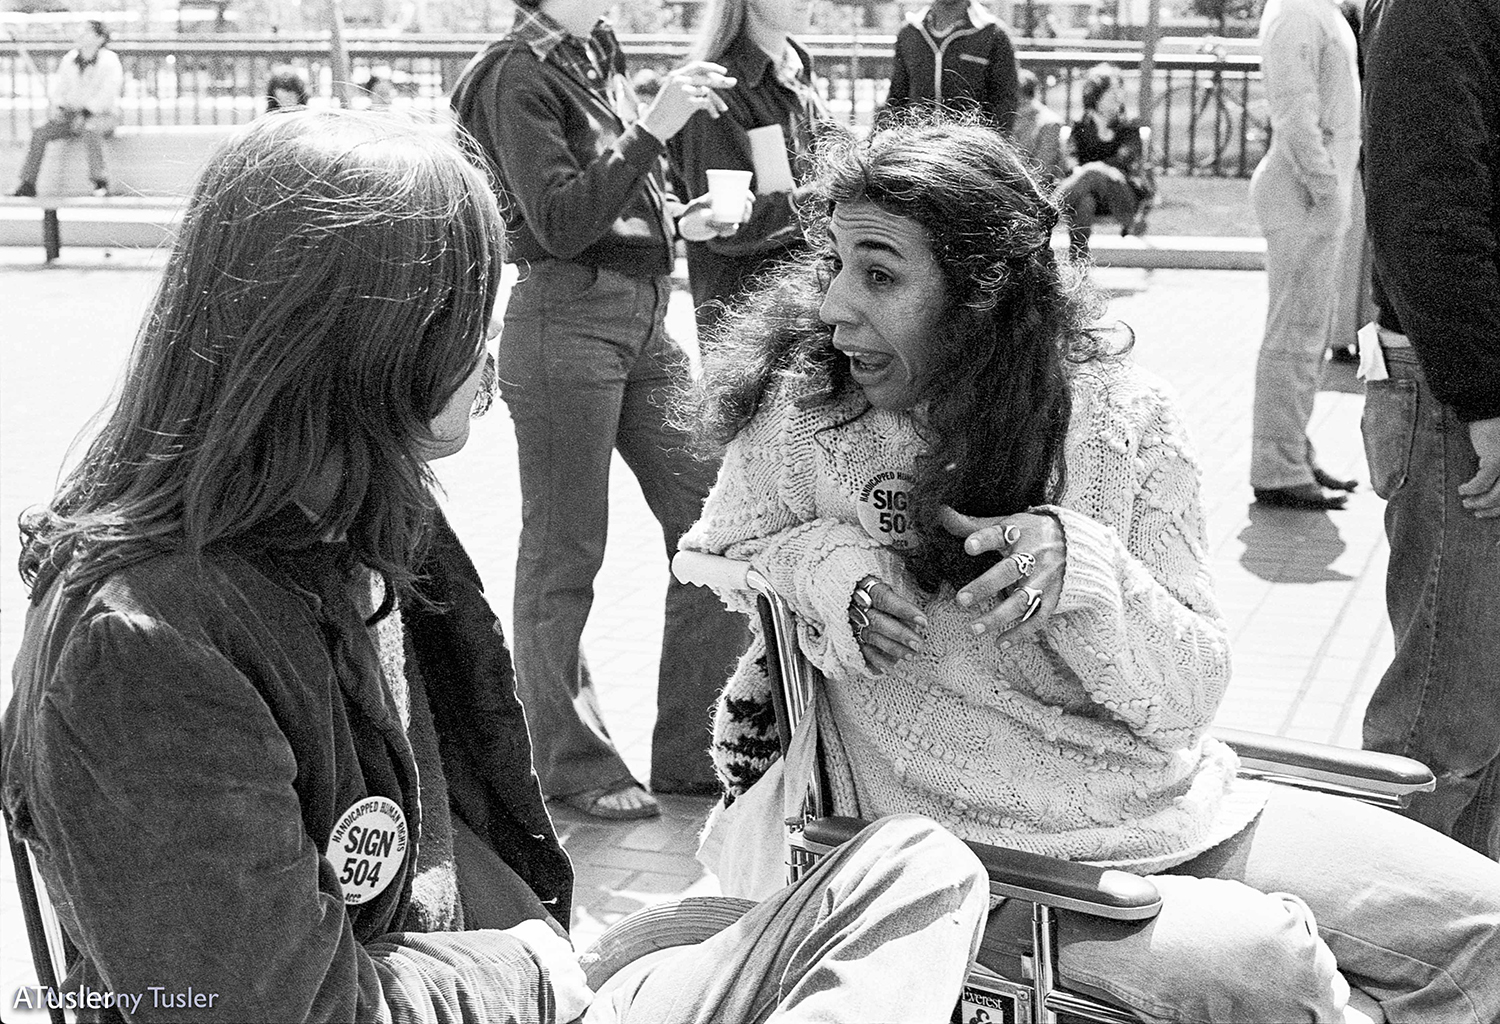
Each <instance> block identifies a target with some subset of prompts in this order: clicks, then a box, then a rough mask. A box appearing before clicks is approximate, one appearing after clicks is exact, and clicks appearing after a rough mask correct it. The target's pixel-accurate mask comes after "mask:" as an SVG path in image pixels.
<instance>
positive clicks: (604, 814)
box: [554, 779, 661, 821]
mask: <svg viewBox="0 0 1500 1024" xmlns="http://www.w3.org/2000/svg"><path fill="white" fill-rule="evenodd" d="M616 794H630V795H632V796H634V795H636V794H639V795H640V796H642V797H645V798H646V799H645V803H642V804H640V805H638V806H635V807H620V806H615V805H613V804H611V803H606V802H605V801H607V800H608V799H609V798H610V797H612V796H615V795H616ZM554 799H556V800H557V802H558V803H560V804H563V805H564V806H567V807H571V808H572V809H573V810H575V811H577V812H578V813H579V814H587V815H588V816H589V817H591V818H603V819H605V820H606V821H637V820H639V819H641V818H655V817H657V816H658V815H659V814H661V805H660V804H658V803H657V802H656V798H655V797H654V796H652V795H651V794H650V793H648V792H646V791H645V790H644V789H643V788H641V786H640V784H639V783H637V782H636V781H635V780H634V779H621V780H620V781H619V782H615V783H612V784H610V785H608V786H600V787H598V788H597V789H585V790H584V791H583V792H581V793H570V794H568V795H567V796H560V797H555V798H554Z"/></svg>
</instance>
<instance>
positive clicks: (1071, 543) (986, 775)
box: [683, 120, 1500, 1022]
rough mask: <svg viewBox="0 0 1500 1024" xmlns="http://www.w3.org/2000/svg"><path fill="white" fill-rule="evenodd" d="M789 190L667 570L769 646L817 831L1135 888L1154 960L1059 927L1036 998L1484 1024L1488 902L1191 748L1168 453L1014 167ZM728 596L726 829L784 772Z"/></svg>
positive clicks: (718, 377)
mask: <svg viewBox="0 0 1500 1024" xmlns="http://www.w3.org/2000/svg"><path fill="white" fill-rule="evenodd" d="M813 187H814V192H813V199H815V200H817V203H816V206H815V207H814V209H815V210H816V211H817V219H816V220H815V221H814V222H813V223H812V224H811V225H810V228H809V237H810V239H812V241H813V242H814V244H815V245H816V246H817V247H818V254H817V257H816V258H815V259H810V260H808V261H806V262H805V263H804V264H803V265H801V266H797V267H793V268H790V269H788V270H786V271H785V272H784V273H782V274H781V275H779V276H778V277H776V278H775V279H773V280H772V281H771V282H770V283H768V284H767V285H766V286H765V287H764V288H763V289H762V290H760V291H758V292H756V293H754V294H752V295H751V296H750V297H749V298H748V299H747V300H746V301H745V303H744V304H743V305H742V306H741V307H740V308H738V309H737V310H736V311H734V312H733V313H732V314H730V315H729V316H728V317H726V319H725V320H724V321H723V322H722V324H721V327H720V332H719V336H718V338H717V340H716V342H715V344H713V345H711V346H710V347H709V348H708V349H707V350H706V358H705V363H704V374H703V380H702V383H701V384H700V385H699V387H698V389H697V392H696V395H695V398H694V400H693V401H691V402H689V403H687V405H686V407H685V418H692V419H694V420H695V422H696V423H697V425H698V429H699V430H700V434H701V436H702V437H703V439H704V440H705V441H706V442H707V443H708V447H709V449H710V451H712V452H714V453H719V452H722V456H723V463H722V466H723V468H722V470H721V472H720V476H719V479H718V482H717V484H716V485H715V487H714V490H713V492H712V493H711V494H710V496H709V499H708V501H707V503H706V504H705V506H704V515H703V518H702V519H701V520H700V521H699V522H698V523H697V524H696V525H695V526H694V528H693V529H692V530H691V531H690V532H689V533H688V535H687V536H686V537H685V538H684V540H683V546H684V547H685V548H687V549H691V550H700V551H708V552H711V553H714V554H725V555H729V556H731V557H736V558H742V559H748V560H749V562H750V563H751V564H752V566H753V567H754V568H755V569H756V570H757V571H759V572H760V573H761V574H763V575H764V576H765V577H766V578H767V579H769V580H770V581H771V582H772V583H773V584H774V585H775V586H776V588H777V589H778V590H779V591H780V592H781V593H782V594H783V595H784V596H785V597H786V598H787V599H788V601H789V602H790V603H791V604H792V606H793V608H794V609H795V611H796V612H797V613H798V615H799V617H800V628H799V631H798V636H797V640H798V642H799V643H800V645H801V648H802V650H803V651H804V653H806V654H807V655H808V656H809V658H810V659H811V660H812V661H813V662H814V663H815V664H816V665H817V667H818V668H819V669H821V670H822V672H823V674H824V676H825V677H826V685H825V686H823V687H822V688H820V691H819V695H818V699H817V701H816V710H815V714H816V722H817V726H818V735H819V742H820V744H821V745H822V749H823V752H824V761H823V769H824V776H825V778H826V781H827V786H826V793H827V794H828V795H829V796H830V797H831V799H832V803H833V807H832V812H833V813H836V814H850V815H864V816H876V815H880V814H888V813H892V812H895V811H908V812H918V813H922V814H925V815H928V816H930V817H932V818H934V819H936V820H938V821H940V822H942V823H943V824H945V825H946V826H947V827H948V828H950V829H951V830H952V831H953V832H955V833H956V834H957V835H959V836H960V837H963V838H966V839H972V840H978V841H982V842H987V843H993V844H998V845H1001V846H1006V847H1012V848H1016V849H1021V850H1026V851H1030V852H1035V853H1042V854H1047V855H1050V856H1055V857H1061V858H1065V859H1069V860H1078V861H1086V862H1090V863H1094V864H1100V865H1104V866H1112V867H1122V868H1126V869H1129V870H1133V871H1136V872H1139V873H1143V874H1149V875H1151V876H1153V881H1154V882H1155V883H1156V885H1157V888H1158V890H1159V891H1160V893H1161V895H1162V900H1163V903H1162V910H1161V913H1160V915H1159V916H1158V917H1156V918H1155V919H1154V920H1153V921H1152V922H1151V923H1150V924H1149V925H1124V924H1120V923H1115V922H1107V921H1099V920H1096V919H1090V918H1087V917H1084V916H1081V915H1080V916H1075V915H1072V914H1068V913H1066V912H1059V915H1058V916H1059V918H1060V920H1061V921H1062V925H1061V942H1060V950H1059V971H1060V973H1061V976H1062V977H1063V978H1064V979H1067V980H1068V981H1070V982H1071V983H1073V984H1074V985H1077V986H1080V987H1081V988H1083V989H1084V990H1086V991H1091V992H1094V993H1095V994H1101V995H1103V996H1105V997H1106V998H1109V999H1112V1000H1114V1001H1116V1002H1119V1003H1121V1004H1123V1005H1125V1006H1126V1007H1128V1008H1129V1009H1131V1010H1132V1011H1134V1012H1135V1013H1137V1014H1139V1015H1141V1016H1143V1017H1144V1019H1146V1020H1153V1021H1154V1020H1202V1021H1250V1020H1256V1021H1269V1020H1276V1021H1287V1020H1343V1019H1344V1017H1343V1013H1344V1006H1345V1003H1346V1001H1347V999H1348V996H1349V988H1348V985H1347V984H1346V983H1345V982H1344V979H1343V978H1341V977H1340V975H1339V973H1338V970H1337V969H1336V964H1337V966H1338V967H1342V968H1343V969H1345V970H1347V971H1348V972H1349V973H1350V974H1351V976H1355V975H1357V976H1358V977H1359V979H1360V981H1361V983H1362V984H1364V985H1365V986H1366V988H1367V989H1368V991H1370V992H1371V994H1373V995H1374V996H1375V997H1376V998H1378V999H1380V1000H1381V1002H1382V1003H1383V1004H1384V1007H1385V1010H1386V1012H1387V1014H1388V1016H1390V1018H1391V1019H1393V1020H1395V1019H1408V1020H1411V1019H1421V1020H1464V1021H1474V1022H1479V1021H1487V1020H1492V1019H1494V1018H1495V1015H1496V1014H1497V1013H1500V977H1497V975H1496V974H1495V972H1494V970H1493V965H1494V963H1495V962H1496V958H1497V957H1500V927H1497V926H1500V867H1497V866H1496V865H1495V864H1494V863H1492V862H1490V861H1487V860H1486V859H1485V858H1483V857H1481V856H1479V855H1477V854H1475V853H1474V852H1473V851H1470V850H1466V849H1464V848H1462V847H1460V846H1459V845H1458V844H1456V843H1454V842H1452V841H1451V840H1448V839H1446V838H1444V837H1442V836H1440V835H1438V834H1436V833H1434V832H1431V831H1430V830H1427V829H1424V828H1422V827H1420V826H1416V825H1414V824H1413V823H1412V822H1410V821H1408V820H1406V819H1404V818H1401V817H1398V816H1396V815H1392V814H1389V813H1387V812H1384V811H1380V810H1377V809H1374V808H1370V807H1367V806H1366V805H1363V804H1359V803H1356V802H1354V801H1352V800H1344V799H1337V798H1332V797H1324V796H1315V795H1310V794H1300V793H1298V792H1296V791H1294V790H1290V789H1287V788H1283V787H1266V786H1265V785H1264V784H1260V783H1251V782H1246V781H1243V780H1239V779H1237V778H1236V759H1235V755H1234V753H1233V752H1232V751H1231V750H1230V749H1229V748H1228V747H1227V746H1225V745H1224V744H1222V743H1220V742H1218V741H1217V740H1215V739H1214V738H1212V737H1211V736H1209V735H1208V729H1209V726H1210V724H1211V723H1212V722H1213V719H1214V716H1215V714H1216V712H1217V711H1218V708H1219V703H1220V700H1221V698H1222V696H1223V693H1224V690H1225V687H1226V686H1227V684H1228V682H1229V674H1230V645H1229V637H1228V635H1227V633H1226V631H1225V627H1224V622H1223V619H1222V618H1221V616H1220V614H1219V611H1218V607H1217V604H1216V602H1215V599H1214V593H1213V584H1212V580H1211V578H1210V575H1209V570H1208V564H1207V541H1206V538H1205V531H1204V514H1203V508H1202V505H1201V502H1200V499H1199V493H1198V488H1199V471H1198V466H1197V463H1196V461H1195V458H1194V455H1193V447H1192V443H1191V441H1190V439H1189V438H1188V436H1187V434H1186V431H1185V429H1184V427H1183V424H1182V422H1181V419H1180V418H1179V415H1178V412H1177V409H1176V405H1175V402H1174V401H1173V399H1172V397H1171V394H1170V392H1169V390H1168V389H1167V388H1166V386H1165V385H1164V384H1163V383H1162V382H1160V381H1159V380H1157V379H1156V378H1154V377H1152V376H1151V375H1149V374H1147V373H1146V372H1144V371H1142V370H1140V369H1139V368H1137V367H1135V366H1134V365H1133V364H1132V363H1131V361H1130V359H1129V356H1128V349H1129V347H1130V345H1129V335H1128V332H1126V331H1124V330H1121V329H1115V328H1104V327H1100V326H1097V325H1095V323H1094V319H1095V317H1096V315H1097V313H1098V311H1099V304H1098V302H1097V301H1096V300H1095V298H1094V292H1093V291H1092V290H1091V289H1090V287H1089V285H1088V283H1087V280H1086V279H1085V278H1084V277H1083V276H1082V274H1083V270H1082V268H1080V267H1078V266H1077V265H1075V264H1072V263H1071V262H1070V263H1067V264H1062V265H1060V264H1059V263H1058V262H1057V261H1056V260H1055V259H1054V257H1053V254H1052V250H1051V247H1050V245H1049V238H1050V235H1051V233H1052V230H1053V228H1054V227H1055V225H1056V223H1057V218H1058V216H1059V210H1058V207H1057V205H1056V201H1055V200H1054V199H1053V198H1052V196H1051V193H1050V191H1049V190H1048V189H1046V188H1044V187H1043V186H1042V185H1041V184H1040V183H1039V181H1038V180H1037V178H1036V177H1035V176H1034V172H1033V171H1032V170H1031V169H1030V168H1029V164H1028V163H1027V161H1026V160H1025V159H1024V158H1023V157H1021V156H1020V155H1019V154H1018V153H1017V152H1016V151H1015V150H1014V149H1013V148H1012V146H1011V144H1010V143H1008V142H1007V141H1005V140H1004V139H1003V138H1002V137H1001V136H999V135H998V134H996V133H995V132H993V131H991V130H989V129H988V128H987V127H984V126H983V125H982V124H973V123H962V122H952V121H947V120H930V121H929V120H917V121H912V122H907V123H899V122H898V123H893V124H890V125H888V126H886V127H884V128H882V129H878V130H877V131H876V132H875V133H873V134H872V135H871V136H870V137H869V139H868V140H867V141H864V142H859V141H855V140H852V139H849V140H844V141H840V142H837V143H834V144H831V145H829V146H828V147H826V148H825V149H824V150H823V151H822V152H821V153H820V160H819V165H818V168H817V174H816V176H815V178H814V179H813ZM724 596H725V598H726V600H727V601H729V602H730V603H731V605H732V606H733V607H739V608H741V609H742V610H745V611H747V612H750V613H751V614H750V624H751V629H752V632H753V633H755V634H756V635H755V639H754V640H753V642H752V646H751V649H750V652H749V653H748V654H747V655H746V657H745V658H744V659H742V660H741V662H740V666H739V669H738V671H737V672H736V674H735V676H734V677H733V678H731V679H730V681H729V683H728V685H727V686H726V688H725V691H724V694H723V696H722V697H721V700H720V703H719V708H718V712H717V716H716V721H715V740H714V756H715V761H716V763H717V765H718V767H719V772H720V776H721V779H722V780H723V782H724V785H725V788H726V797H725V801H724V805H723V807H722V809H721V810H719V811H718V812H716V813H717V815H718V818H719V820H720V821H721V822H723V821H728V820H730V819H732V817H733V813H734V811H735V806H736V803H737V798H738V797H740V796H741V795H742V794H744V793H746V792H747V791H748V790H749V789H750V787H752V786H753V785H755V784H756V782H757V781H758V780H759V779H760V778H761V777H762V776H763V775H764V773H765V772H766V770H767V769H768V768H769V767H770V765H771V764H772V762H773V761H774V759H775V758H776V757H777V756H779V747H778V744H777V740H776V737H775V734H774V716H773V714H772V713H771V693H770V685H771V684H770V681H769V679H768V676H767V672H766V665H765V658H764V654H765V647H764V641H763V639H762V638H761V636H760V635H759V622H758V619H757V617H756V616H755V614H754V612H753V608H751V607H747V606H746V604H745V602H744V597H743V595H742V594H736V593H726V594H725V595H724ZM1288 893H1289V894H1291V895H1284V894H1288ZM1013 913H1014V910H1013V909H1012V907H1011V906H1010V905H1007V906H1005V907H1002V909H1001V910H1000V912H999V913H998V915H997V919H998V921H999V922H1000V924H999V925H998V926H999V927H1003V926H1004V922H1005V919H1006V918H1007V915H1008V914H1013ZM1335 956H1336V958H1337V959H1335ZM1426 964H1440V965H1442V968H1443V969H1442V972H1441V977H1438V976H1436V975H1435V974H1434V973H1433V972H1432V971H1430V970H1427V969H1425V968H1424V967H1423V966H1421V965H1426ZM1267 978H1274V979H1275V981H1274V983H1273V984H1267V982H1266V979H1267Z"/></svg>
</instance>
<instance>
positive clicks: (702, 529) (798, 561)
mask: <svg viewBox="0 0 1500 1024" xmlns="http://www.w3.org/2000/svg"><path fill="white" fill-rule="evenodd" d="M821 425H823V424H822V418H821V417H820V416H819V415H818V414H817V412H816V411H809V410H802V409H799V408H797V406H796V405H795V403H793V402H792V401H790V400H787V399H780V400H777V401H775V402H774V403H768V404H767V406H766V407H765V408H763V409H762V411H761V412H760V413H759V414H757V416H756V417H755V419H754V420H753V421H751V423H750V424H749V425H748V426H747V427H746V428H745V429H744V430H742V431H741V432H740V434H739V436H738V437H736V438H735V439H734V440H733V441H732V442H731V443H730V444H729V447H728V449H727V450H726V451H725V454H724V461H723V464H722V466H721V468H720V469H719V479H718V481H717V482H716V483H715V484H714V488H713V491H712V492H710V494H709V496H708V500H707V501H706V502H705V503H704V505H703V515H702V517H701V518H700V519H699V520H698V522H697V524H696V525H694V527H693V528H692V529H691V530H689V531H688V533H687V534H686V535H685V536H684V537H683V538H682V541H681V544H680V547H681V548H682V549H683V550H688V551H707V552H709V553H711V554H717V555H727V556H729V557H731V558H742V559H746V560H748V561H749V562H750V563H751V564H752V565H753V566H754V567H755V568H756V569H757V570H759V571H760V572H761V573H763V574H764V575H765V576H766V578H767V579H768V580H770V582H771V584H772V585H773V586H774V587H775V588H776V591H777V593H779V594H781V596H782V597H784V598H786V600H787V601H788V602H790V604H791V605H792V608H793V610H794V611H795V612H796V613H797V616H798V620H799V621H798V641H799V643H800V644H801V647H802V651H803V653H804V654H805V655H807V657H808V658H809V659H810V660H811V661H812V662H813V664H814V665H816V666H817V667H818V668H819V669H821V670H822V671H823V672H825V673H827V674H829V675H846V674H849V673H856V672H863V671H865V663H864V656H863V655H862V654H861V653H860V650H859V642H858V641H857V640H856V639H855V638H854V633H853V630H852V629H851V628H850V626H849V621H848V608H849V600H850V598H851V597H853V595H854V585H855V584H856V583H858V582H859V581H860V580H861V579H863V578H864V577H865V576H867V575H870V574H872V573H873V574H874V575H877V576H880V577H881V578H883V579H886V580H889V581H895V580H898V579H900V578H901V575H900V574H901V567H900V557H899V556H898V555H896V554H894V553H892V552H891V551H889V550H888V549H886V548H884V547H882V546H881V545H880V544H879V543H878V542H877V541H876V540H874V539H873V538H871V537H870V535H869V534H867V533H866V532H865V531H864V530H863V529H862V528H861V527H859V526H858V525H856V524H852V523H846V522H844V521H842V520H840V519H836V518H831V517H829V516H826V515H820V514H819V510H818V508H817V503H816V500H815V493H814V486H813V484H814V468H813V467H814V465H815V455H816V453H815V451H814V449H815V446H816V441H815V439H814V435H815V432H816V430H817V429H818V427H819V426H821ZM720 596H721V597H723V598H724V602H725V604H727V605H728V606H729V607H730V608H731V609H734V610H738V611H743V612H745V613H746V614H752V613H753V612H754V602H753V599H752V598H751V597H750V596H749V595H746V594H744V593H742V592H740V593H721V595H720Z"/></svg>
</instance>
